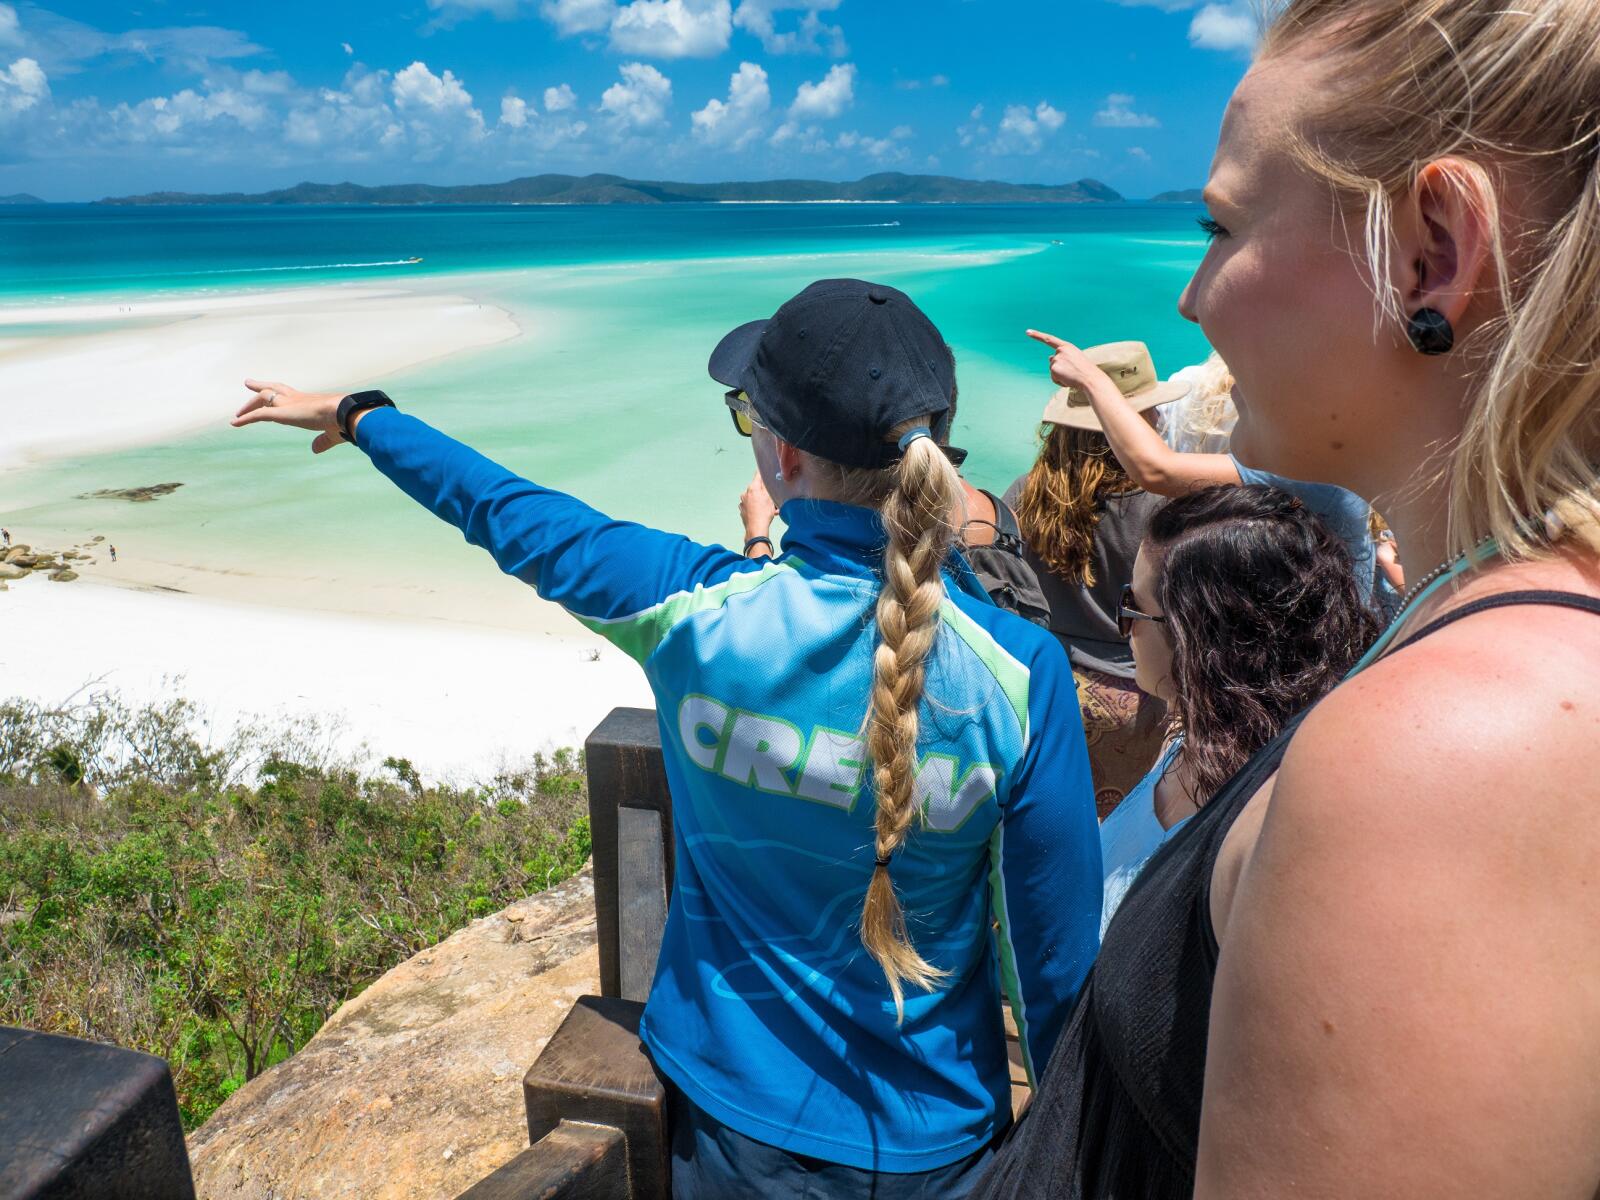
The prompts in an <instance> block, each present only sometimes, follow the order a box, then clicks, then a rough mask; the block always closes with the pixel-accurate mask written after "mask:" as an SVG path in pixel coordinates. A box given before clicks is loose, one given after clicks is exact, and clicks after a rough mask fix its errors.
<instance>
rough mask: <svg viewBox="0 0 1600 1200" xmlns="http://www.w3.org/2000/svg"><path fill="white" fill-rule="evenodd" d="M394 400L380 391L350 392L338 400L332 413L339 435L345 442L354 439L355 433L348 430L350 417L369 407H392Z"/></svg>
mask: <svg viewBox="0 0 1600 1200" xmlns="http://www.w3.org/2000/svg"><path fill="white" fill-rule="evenodd" d="M393 407H394V401H393V400H391V399H389V397H388V396H386V395H385V394H384V393H382V392H351V393H350V394H349V395H348V396H346V397H345V398H344V399H343V400H341V401H339V408H338V410H337V411H336V413H335V414H334V419H335V420H336V421H338V423H339V436H340V437H342V438H343V439H344V440H345V441H347V442H353V441H355V440H356V438H355V434H353V433H352V432H351V431H350V419H351V418H352V417H354V416H355V415H356V414H357V413H358V412H366V411H367V409H369V408H393Z"/></svg>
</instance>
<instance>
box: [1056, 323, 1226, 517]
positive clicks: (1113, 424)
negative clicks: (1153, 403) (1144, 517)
mask: <svg viewBox="0 0 1600 1200" xmlns="http://www.w3.org/2000/svg"><path fill="white" fill-rule="evenodd" d="M1028 336H1029V337H1031V338H1032V339H1033V340H1034V341H1036V342H1043V343H1044V344H1045V345H1046V346H1049V347H1050V348H1051V349H1052V350H1054V351H1055V354H1054V355H1053V356H1052V357H1051V359H1050V378H1051V380H1053V381H1054V382H1055V384H1056V386H1058V387H1072V388H1080V389H1082V390H1083V391H1085V392H1087V393H1088V395H1089V402H1090V404H1092V405H1093V406H1094V411H1095V415H1096V416H1097V417H1099V418H1100V427H1101V428H1102V429H1104V430H1105V434H1106V441H1108V442H1110V443H1111V452H1112V453H1113V454H1115V455H1116V456H1117V461H1118V462H1120V463H1121V464H1122V469H1123V470H1124V471H1126V472H1127V473H1128V478H1129V479H1131V480H1133V482H1134V483H1136V484H1137V485H1138V486H1139V487H1141V488H1143V489H1144V490H1145V491H1147V492H1151V493H1153V494H1155V495H1157V496H1181V495H1183V494H1184V493H1186V492H1192V491H1194V490H1195V489H1197V488H1203V487H1210V486H1212V485H1214V484H1237V483H1238V482H1239V472H1238V470H1237V469H1236V468H1235V467H1234V465H1233V459H1232V458H1231V457H1229V456H1228V455H1226V454H1185V453H1183V452H1182V451H1178V450H1174V449H1173V448H1172V447H1171V446H1169V445H1167V443H1166V442H1165V441H1164V440H1162V437H1161V435H1160V434H1159V433H1157V432H1156V431H1155V428H1154V427H1153V426H1152V425H1151V424H1150V422H1148V421H1146V420H1145V419H1144V417H1143V416H1142V415H1141V414H1139V413H1137V412H1135V411H1134V410H1133V406H1132V405H1131V404H1129V403H1128V401H1127V400H1126V399H1125V398H1124V397H1123V395H1122V393H1121V392H1119V391H1118V390H1117V385H1116V384H1115V383H1113V382H1112V381H1111V377H1110V376H1109V375H1107V374H1106V373H1105V372H1104V371H1102V370H1101V369H1100V368H1099V367H1097V366H1095V365H1094V363H1092V362H1090V361H1089V359H1088V357H1087V356H1086V355H1085V354H1084V353H1083V351H1082V350H1080V349H1078V347H1076V346H1074V345H1073V344H1072V343H1071V342H1067V341H1063V340H1062V339H1061V338H1058V337H1055V336H1053V335H1051V334H1048V333H1040V332H1039V331H1038V330H1036V329H1030V330H1028Z"/></svg>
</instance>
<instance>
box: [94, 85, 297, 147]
mask: <svg viewBox="0 0 1600 1200" xmlns="http://www.w3.org/2000/svg"><path fill="white" fill-rule="evenodd" d="M271 119H272V113H271V110H269V109H268V108H267V106H266V105H264V104H262V103H261V102H260V101H258V100H255V99H252V98H251V97H249V96H246V95H245V94H244V93H243V92H239V91H235V90H233V89H232V88H222V89H220V90H217V91H207V92H197V91H195V90H194V89H193V88H184V89H183V90H182V91H180V92H176V93H174V94H173V95H171V96H151V97H150V98H148V99H146V100H141V101H139V102H138V103H137V104H119V105H117V106H116V107H115V108H113V109H112V110H111V111H110V112H109V113H107V114H105V123H104V125H103V126H102V127H101V129H100V130H98V131H96V132H97V133H98V134H100V135H101V136H109V137H112V138H113V139H116V140H121V141H125V142H133V143H147V142H168V143H181V144H184V145H186V146H193V145H203V144H214V143H215V140H216V139H217V138H219V137H221V138H227V137H232V136H236V135H237V133H238V132H239V130H241V129H243V130H246V131H248V132H250V133H258V132H260V131H262V130H264V129H265V128H266V127H267V125H268V124H269V123H270V121H271Z"/></svg>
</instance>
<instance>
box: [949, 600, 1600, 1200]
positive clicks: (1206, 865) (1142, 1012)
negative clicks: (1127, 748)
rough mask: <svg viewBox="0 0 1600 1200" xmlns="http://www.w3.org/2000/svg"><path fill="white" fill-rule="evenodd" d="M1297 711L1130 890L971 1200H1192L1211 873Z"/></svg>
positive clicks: (1212, 936) (1209, 973)
mask: <svg viewBox="0 0 1600 1200" xmlns="http://www.w3.org/2000/svg"><path fill="white" fill-rule="evenodd" d="M1522 604H1539V605H1553V606H1558V607H1563V608H1576V609H1581V610H1583V611H1586V612H1591V613H1595V614H1596V615H1600V600H1596V599H1594V598H1592V597H1589V596H1581V595H1576V594H1573V593H1569V592H1545V591H1528V592H1507V593H1505V594H1503V595H1499V596H1490V597H1487V598H1486V599H1483V600H1479V601H1475V602H1474V603H1472V604H1466V605H1463V606H1462V607H1461V608H1459V609H1456V610H1455V611H1454V612H1450V613H1447V614H1445V615H1444V616H1443V617H1440V618H1439V619H1438V620H1437V621H1434V622H1433V623H1432V624H1430V625H1428V626H1427V627H1426V628H1424V629H1423V630H1422V631H1421V632H1419V633H1417V634H1416V635H1415V636H1413V637H1411V638H1409V639H1407V640H1406V641H1405V642H1403V643H1402V644H1401V645H1400V646H1399V647H1398V648H1397V649H1396V650H1394V651H1391V652H1390V653H1391V654H1394V653H1398V652H1399V651H1400V650H1404V649H1405V648H1406V647H1408V646H1410V645H1412V644H1413V643H1415V642H1416V641H1418V640H1419V639H1421V638H1424V637H1427V636H1428V635H1429V634H1432V633H1434V632H1436V631H1437V630H1439V629H1442V628H1444V627H1445V626H1446V625H1450V624H1453V623H1455V622H1456V621H1459V620H1461V619H1463V618H1465V617H1469V616H1472V615H1473V614H1474V613H1479V612H1483V611H1485V610H1486V609H1491V608H1503V607H1507V606H1510V605H1522ZM1304 719H1305V714H1304V713H1302V714H1301V715H1300V716H1298V717H1296V718H1295V719H1294V720H1293V721H1292V722H1291V723H1290V724H1289V725H1288V727H1287V728H1285V729H1284V730H1283V732H1282V733H1280V734H1279V735H1278V736H1277V737H1276V738H1274V739H1273V741H1272V742H1271V743H1269V744H1268V745H1267V746H1266V747H1265V748H1263V749H1262V750H1261V751H1260V752H1259V753H1257V754H1256V755H1255V757H1254V758H1252V759H1251V760H1250V762H1248V763H1247V764H1246V765H1245V766H1244V768H1243V769H1242V770H1241V771H1240V772H1239V773H1238V774H1237V775H1235V776H1234V777H1233V778H1232V779H1230V780H1229V781H1228V782H1227V783H1226V784H1224V785H1223V787H1222V788H1221V790H1219V791H1218V792H1217V794H1216V796H1215V797H1214V798H1213V799H1212V801H1211V802H1210V803H1209V804H1207V805H1206V806H1205V807H1204V808H1202V809H1201V810H1200V811H1199V812H1198V813H1197V814H1195V816H1194V817H1192V818H1191V819H1190V820H1189V822H1188V824H1187V825H1185V826H1184V828H1183V829H1182V830H1180V831H1179V832H1178V834H1177V835H1176V836H1174V837H1173V838H1172V840H1171V841H1169V842H1167V843H1166V844H1165V845H1164V846H1162V847H1161V849H1160V850H1158V851H1157V852H1156V854H1155V856H1154V857H1153V858H1151V860H1150V861H1149V863H1147V864H1146V865H1145V868H1144V870H1143V871H1142V872H1141V873H1140V875H1139V878H1138V879H1137V880H1136V881H1135V882H1134V885H1133V887H1132V888H1130V889H1129V891H1128V894H1127V896H1126V898H1125V899H1124V900H1123V902H1122V905H1121V907H1120V908H1118V909H1117V915H1116V916H1115V917H1114V918H1113V919H1112V921H1111V925H1110V927H1109V928H1108V929H1107V930H1106V937H1105V942H1104V944H1103V945H1102V946H1101V948H1100V955H1099V958H1098V959H1097V960H1096V962H1095V965H1094V969H1093V970H1092V971H1091V972H1090V974H1089V978H1088V981H1087V982H1086V983H1085V984H1084V987H1083V991H1082V993H1081V994H1080V995H1079V997H1078V1003H1077V1006H1076V1007H1075V1008H1074V1009H1073V1012H1072V1016H1071V1018H1070V1020H1069V1021H1068V1022H1067V1026H1066V1028H1065V1029H1063V1030H1062V1031H1061V1037H1060V1039H1059V1040H1058V1041H1057V1043H1056V1048H1055V1051H1054V1053H1053V1054H1052V1055H1051V1058H1050V1064H1049V1066H1048V1067H1047V1068H1046V1070H1045V1073H1044V1078H1043V1080H1042V1081H1041V1083H1040V1085H1039V1090H1038V1091H1037V1092H1036V1093H1035V1095H1034V1098H1033V1102H1032V1104H1031V1105H1030V1106H1029V1107H1028V1110H1027V1112H1026V1113H1024V1114H1023V1117H1022V1119H1021V1120H1020V1121H1019V1122H1018V1123H1017V1124H1016V1125H1015V1126H1014V1127H1013V1128H1012V1130H1011V1132H1010V1134H1009V1135H1007V1137H1006V1140H1005V1143H1004V1145H1003V1146H1002V1147H1001V1149H1000V1152H999V1154H998V1155H997V1156H996V1158H995V1161H994V1164H993V1166H992V1167H991V1168H990V1169H989V1171H988V1173H987V1174H986V1175H985V1176H984V1177H983V1179H982V1180H980V1181H979V1183H978V1185H977V1187H976V1188H975V1189H974V1190H973V1192H972V1193H971V1195H972V1197H973V1198H974V1200H977V1198H983V1200H993V1198H998V1197H1015V1198H1018V1200H1164V1198H1166V1197H1172V1198H1173V1200H1189V1197H1190V1196H1191V1195H1192V1194H1193V1192H1194V1168H1195V1160H1196V1158H1197V1156H1198V1153H1199V1147H1200V1093H1201V1086H1202V1084H1203V1082H1204V1079H1205V1067H1206V1033H1207V1027H1208V1024H1209V1022H1210V1019H1211V986H1212V983H1213V982H1214V980H1215V978H1216V970H1217V939H1216V933H1215V931H1214V930H1213V929H1212V927H1211V872H1212V868H1213V867H1214V866H1215V865H1216V861H1217V855H1218V853H1219V852H1220V851H1221V849H1222V843H1223V839H1224V838H1225V837H1226V836H1227V833H1228V830H1229V829H1231V828H1232V827H1233V823H1234V820H1235V819H1236V818H1237V817H1238V815H1239V813H1240V812H1241V811H1242V810H1243V809H1244V807H1245V805H1246V803H1248V802H1249V800H1250V798H1251V797H1252V796H1254V795H1255V794H1256V792H1257V791H1258V790H1260V788H1261V785H1262V784H1264V783H1265V782H1266V781H1267V780H1268V779H1270V778H1271V777H1272V774H1273V772H1275V771H1276V770H1277V769H1278V765H1279V764H1280V763H1281V762H1282V761H1283V756H1284V753H1285V751H1286V750H1287V749H1288V746H1289V740H1290V739H1291V738H1292V737H1293V736H1294V733H1295V730H1296V729H1298V728H1299V726H1300V723H1301V721H1303V720H1304Z"/></svg>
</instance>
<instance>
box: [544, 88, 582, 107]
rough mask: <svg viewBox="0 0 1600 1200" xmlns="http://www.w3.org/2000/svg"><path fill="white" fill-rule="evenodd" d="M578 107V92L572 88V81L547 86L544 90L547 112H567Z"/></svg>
mask: <svg viewBox="0 0 1600 1200" xmlns="http://www.w3.org/2000/svg"><path fill="white" fill-rule="evenodd" d="M577 107H578V94H577V93H576V92H574V91H573V90H572V85H571V84H570V83H563V84H560V85H558V86H557V87H547V88H545V90H544V110H545V112H547V113H558V112H567V111H568V110H570V109H574V108H577Z"/></svg>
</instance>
